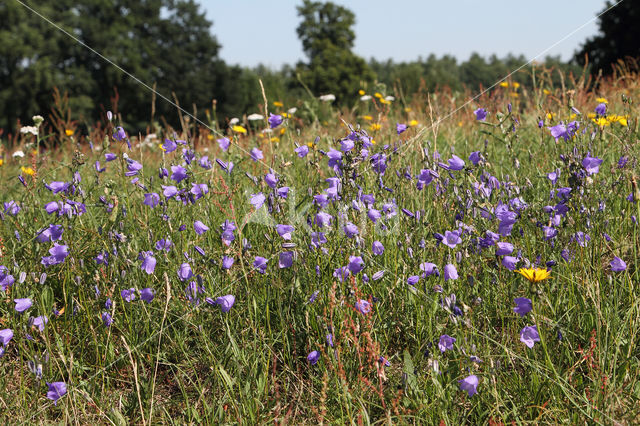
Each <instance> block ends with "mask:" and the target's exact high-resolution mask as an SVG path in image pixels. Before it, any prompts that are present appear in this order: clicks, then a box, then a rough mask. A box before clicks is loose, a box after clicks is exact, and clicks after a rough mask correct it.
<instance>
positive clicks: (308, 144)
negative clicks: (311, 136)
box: [307, 142, 315, 148]
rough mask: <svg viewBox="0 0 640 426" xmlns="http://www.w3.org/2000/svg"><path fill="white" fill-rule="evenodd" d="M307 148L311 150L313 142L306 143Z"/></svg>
mask: <svg viewBox="0 0 640 426" xmlns="http://www.w3.org/2000/svg"><path fill="white" fill-rule="evenodd" d="M307 146H308V147H309V148H313V147H314V146H315V145H314V144H313V142H307Z"/></svg>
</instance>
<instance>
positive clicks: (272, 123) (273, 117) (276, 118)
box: [269, 113, 284, 129]
mask: <svg viewBox="0 0 640 426" xmlns="http://www.w3.org/2000/svg"><path fill="white" fill-rule="evenodd" d="M283 121H284V119H283V118H282V116H281V115H280V114H271V113H270V114H269V127H270V128H272V129H275V128H276V127H278V126H279V125H281V124H282V122H283Z"/></svg>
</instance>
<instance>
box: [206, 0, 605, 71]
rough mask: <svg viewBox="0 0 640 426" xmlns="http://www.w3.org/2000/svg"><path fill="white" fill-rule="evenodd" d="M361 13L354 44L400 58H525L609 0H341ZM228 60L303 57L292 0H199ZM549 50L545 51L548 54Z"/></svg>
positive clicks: (562, 48) (586, 31)
mask: <svg viewBox="0 0 640 426" xmlns="http://www.w3.org/2000/svg"><path fill="white" fill-rule="evenodd" d="M334 3H337V4H340V5H343V6H346V7H347V8H348V9H350V10H351V11H353V12H354V13H355V15H356V26H355V32H356V42H355V47H354V49H353V50H354V52H355V53H356V54H358V55H360V56H362V57H364V58H365V59H367V60H368V59H369V58H371V57H374V58H376V59H378V60H386V59H389V58H391V59H393V60H394V61H397V62H399V61H411V60H416V59H417V58H418V57H419V56H422V57H423V58H426V57H427V56H429V54H431V53H434V54H436V55H437V56H441V55H443V54H447V53H448V54H452V55H453V56H455V57H456V58H458V59H459V60H460V61H463V60H465V59H467V58H468V57H469V55H470V54H471V53H472V52H478V53H480V54H481V55H483V56H488V55H490V54H493V53H495V54H497V55H498V56H500V57H502V56H505V55H506V54H508V53H514V54H524V55H525V56H526V57H527V59H531V58H533V57H534V56H536V55H538V54H540V53H541V52H542V51H544V50H545V49H547V48H548V47H550V46H551V45H553V44H554V43H556V42H558V41H559V40H560V39H562V38H563V37H565V36H566V35H568V34H569V33H571V32H572V31H574V30H575V29H577V28H578V27H580V26H582V25H583V24H585V23H586V22H587V21H589V20H590V19H592V18H593V17H594V16H595V15H596V14H598V13H599V12H600V11H601V10H603V9H604V7H605V3H606V2H605V0H535V1H523V0H515V1H514V0H511V1H505V0H450V1H441V0H438V1H434V0H424V1H418V0H348V1H347V0H335V1H334ZM200 4H201V8H202V9H203V10H204V11H205V12H206V14H207V17H208V18H209V20H211V21H213V30H212V31H213V34H214V35H215V36H216V37H217V38H218V41H219V42H220V44H222V50H221V52H220V55H221V57H222V59H224V60H225V61H226V62H227V63H231V64H241V65H246V66H254V65H257V64H259V63H262V64H264V65H267V66H270V67H274V68H279V67H280V66H281V65H282V64H285V63H288V64H295V63H296V62H297V61H299V60H305V57H304V54H303V52H302V48H301V44H300V41H299V40H298V37H297V34H296V27H297V25H298V23H299V22H300V19H299V18H298V16H297V14H296V5H299V4H302V1H301V0H300V1H298V0H296V1H293V0H271V1H267V0H234V1H232V0H225V1H222V0H200ZM597 31H598V27H597V24H596V22H595V21H594V22H592V23H590V24H588V25H586V26H585V27H584V28H582V29H581V30H580V31H578V32H577V33H575V34H574V35H573V36H571V37H569V38H568V39H566V40H564V41H563V42H561V43H560V44H558V45H557V46H555V47H554V48H552V49H551V50H549V52H548V53H547V54H550V55H554V56H555V55H561V57H562V58H563V59H568V58H569V57H570V56H571V55H572V54H573V52H574V51H575V50H576V49H577V48H578V46H580V44H581V43H582V42H583V41H584V40H585V39H586V38H587V37H590V36H592V35H594V34H596V33H597ZM544 56H546V54H545V55H543V56H542V57H541V59H543V58H544Z"/></svg>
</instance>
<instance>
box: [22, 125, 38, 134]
mask: <svg viewBox="0 0 640 426" xmlns="http://www.w3.org/2000/svg"><path fill="white" fill-rule="evenodd" d="M20 133H23V134H27V133H31V134H32V135H34V136H38V128H37V127H35V126H22V127H21V128H20Z"/></svg>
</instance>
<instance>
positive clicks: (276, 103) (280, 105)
mask: <svg viewBox="0 0 640 426" xmlns="http://www.w3.org/2000/svg"><path fill="white" fill-rule="evenodd" d="M273 106H274V107H278V108H282V107H283V106H284V104H283V103H282V102H280V101H275V102H274V103H273Z"/></svg>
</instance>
